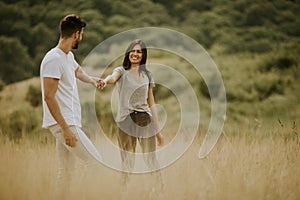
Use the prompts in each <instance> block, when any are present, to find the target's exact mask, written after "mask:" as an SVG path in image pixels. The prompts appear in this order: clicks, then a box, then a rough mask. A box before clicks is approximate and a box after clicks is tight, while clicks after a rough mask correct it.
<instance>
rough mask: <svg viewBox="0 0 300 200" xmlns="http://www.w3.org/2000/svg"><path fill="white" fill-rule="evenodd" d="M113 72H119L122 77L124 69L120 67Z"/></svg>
mask: <svg viewBox="0 0 300 200" xmlns="http://www.w3.org/2000/svg"><path fill="white" fill-rule="evenodd" d="M114 72H119V73H121V74H122V75H123V74H124V72H125V69H124V67H122V66H120V67H117V68H115V69H114Z"/></svg>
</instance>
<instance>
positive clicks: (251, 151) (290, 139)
mask: <svg viewBox="0 0 300 200" xmlns="http://www.w3.org/2000/svg"><path fill="white" fill-rule="evenodd" d="M225 132H226V133H225V134H223V135H222V137H221V138H220V140H219V142H218V144H217V145H216V147H215V149H214V150H213V152H212V153H211V154H210V155H209V157H208V158H206V159H204V160H199V159H198V158H197V154H198V150H199V147H200V144H201V141H202V139H203V135H199V137H198V138H197V139H196V140H195V141H194V143H193V144H192V146H191V147H190V148H189V149H188V151H187V152H186V153H185V154H184V155H183V156H182V157H181V158H180V159H179V160H177V161H176V162H175V163H174V164H172V165H171V166H169V167H167V168H165V169H162V170H161V172H162V175H163V179H164V181H165V190H164V192H163V193H161V195H160V196H159V197H156V199H161V200H169V199H170V200H173V199H175V200H193V199H197V200H198V199H205V200H218V199H220V200H221V199H222V200H227V199H228V200H232V199H243V200H248V199H249V200H250V199H251V200H252V199H255V200H260V199H261V200H268V199H269V200H276V199H282V200H297V199H300V140H299V138H298V132H297V131H296V130H295V129H293V130H292V129H291V128H288V127H286V128H285V127H283V128H282V127H280V126H278V127H277V128H271V129H267V128H266V129H262V128H260V129H255V131H254V130H250V129H246V128H243V129H242V130H239V128H238V127H235V128H234V129H227V130H226V131H225ZM0 163H1V165H0V177H1V178H0V199H2V200H12V199H18V200H19V199H22V200H34V199H38V200H44V199H45V200H48V199H52V198H53V190H54V187H55V176H56V157H55V145H54V144H52V143H50V144H39V143H35V142H31V141H28V140H24V141H21V142H20V143H18V144H15V143H13V142H10V141H7V140H4V138H1V145H0ZM78 166H79V167H78V170H77V172H75V174H74V177H75V179H74V181H73V183H72V185H71V187H72V190H71V191H72V194H71V195H70V199H82V197H80V195H81V193H82V190H86V191H88V193H87V194H86V195H87V196H86V199H104V200H105V199H107V200H108V199H109V200H113V199H120V196H121V192H120V191H121V187H120V173H119V172H117V171H115V170H112V169H110V168H107V167H104V166H99V167H98V168H97V172H95V173H94V174H93V176H92V177H90V178H89V179H88V184H82V183H81V182H80V181H79V180H80V179H79V176H80V175H81V173H82V170H83V169H82V168H81V167H80V163H79V164H78ZM154 183H155V181H154V177H153V176H152V175H151V174H141V175H132V176H131V180H130V182H129V187H128V189H127V191H126V193H125V194H124V195H125V197H126V198H125V199H131V200H141V199H150V197H151V194H150V191H151V187H152V185H153V184H154Z"/></svg>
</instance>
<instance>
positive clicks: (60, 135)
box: [40, 15, 101, 199]
mask: <svg viewBox="0 0 300 200" xmlns="http://www.w3.org/2000/svg"><path fill="white" fill-rule="evenodd" d="M85 26H86V22H85V21H84V20H83V19H81V18H80V17H79V16H76V15H67V16H66V17H64V18H63V19H62V20H61V21H60V39H59V42H58V44H57V46H56V47H55V48H53V49H51V50H50V51H49V52H48V53H47V54H46V55H45V57H44V59H43V61H42V63H41V69H40V77H41V86H42V97H43V111H44V113H43V127H44V128H49V129H50V131H51V133H52V134H53V135H54V136H55V138H56V151H57V156H58V167H59V168H58V176H57V188H56V189H57V191H56V195H57V197H56V199H62V198H64V197H63V196H64V195H66V192H65V191H66V190H67V188H69V187H68V184H69V182H70V179H71V177H72V176H73V172H74V169H75V168H74V164H75V163H74V159H75V157H79V158H81V160H83V161H84V163H85V165H86V166H88V165H90V164H91V163H93V164H95V163H97V161H101V156H100V154H99V153H98V151H97V149H96V148H95V147H94V145H93V144H92V143H91V141H90V140H89V139H88V137H87V136H86V134H85V133H84V132H83V131H82V130H81V107H80V102H79V95H78V89H77V84H76V78H77V79H79V80H81V81H83V82H85V83H89V84H91V85H93V86H94V87H96V88H98V87H99V86H98V81H99V79H98V78H95V77H91V76H89V75H88V74H87V73H85V72H84V70H83V69H82V68H81V67H80V66H79V65H78V63H77V62H76V60H75V59H74V55H73V53H72V52H71V50H72V49H77V48H78V45H79V43H80V41H81V40H82V35H83V28H84V27H85ZM74 155H75V156H74Z"/></svg>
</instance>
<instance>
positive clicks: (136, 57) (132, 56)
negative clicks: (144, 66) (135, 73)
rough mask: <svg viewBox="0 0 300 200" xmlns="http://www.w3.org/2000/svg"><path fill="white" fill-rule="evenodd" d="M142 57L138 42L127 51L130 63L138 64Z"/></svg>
mask: <svg viewBox="0 0 300 200" xmlns="http://www.w3.org/2000/svg"><path fill="white" fill-rule="evenodd" d="M142 57H143V52H142V48H141V46H140V45H139V44H137V45H135V46H134V47H133V49H132V50H131V51H130V53H129V60H130V62H131V64H140V63H141V60H142Z"/></svg>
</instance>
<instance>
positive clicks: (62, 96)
mask: <svg viewBox="0 0 300 200" xmlns="http://www.w3.org/2000/svg"><path fill="white" fill-rule="evenodd" d="M77 67H78V63H77V62H76V60H75V59H74V55H73V53H72V52H69V53H68V54H65V53H64V52H63V51H62V50H61V49H59V48H58V47H55V48H53V49H51V50H50V51H49V52H48V53H47V54H46V55H45V57H44V59H43V61H42V63H41V69H40V78H41V87H42V98H43V99H42V100H43V127H44V128H46V127H49V126H51V125H55V124H57V122H56V121H55V119H54V118H53V117H52V115H51V113H50V111H49V109H48V106H47V104H46V102H45V101H44V81H43V78H44V77H49V78H55V79H59V82H58V89H57V92H56V100H57V102H58V106H59V108H60V110H61V113H62V115H63V117H64V119H65V121H66V123H67V124H68V125H76V126H79V127H81V107H80V101H79V95H78V88H77V83H76V76H75V70H76V69H77Z"/></svg>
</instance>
